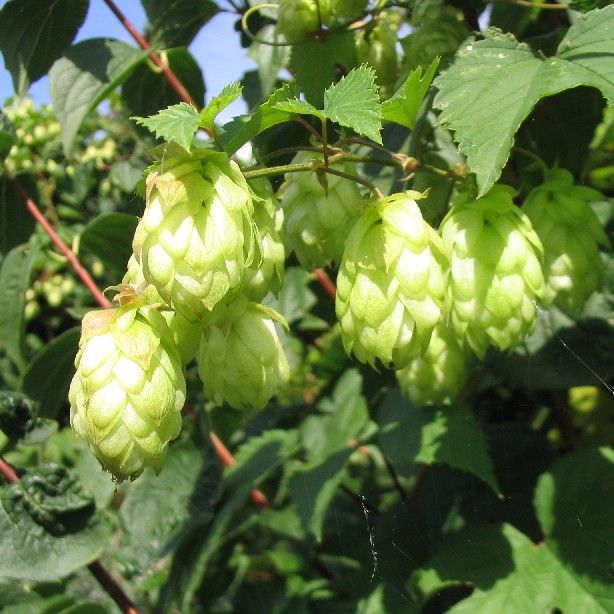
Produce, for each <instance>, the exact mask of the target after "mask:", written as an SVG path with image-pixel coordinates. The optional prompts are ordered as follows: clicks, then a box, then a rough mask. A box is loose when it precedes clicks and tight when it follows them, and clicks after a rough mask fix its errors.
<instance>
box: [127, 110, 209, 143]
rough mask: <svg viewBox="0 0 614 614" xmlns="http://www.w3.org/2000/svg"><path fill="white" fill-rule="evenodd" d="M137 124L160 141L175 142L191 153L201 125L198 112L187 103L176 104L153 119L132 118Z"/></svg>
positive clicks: (153, 116) (152, 117)
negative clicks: (195, 136)
mask: <svg viewBox="0 0 614 614" xmlns="http://www.w3.org/2000/svg"><path fill="white" fill-rule="evenodd" d="M131 119H134V120H135V121H136V123H137V124H139V125H141V126H144V127H145V128H147V129H148V130H150V131H151V132H153V133H154V134H155V135H156V136H157V137H158V138H159V139H163V140H164V141H173V142H175V143H177V145H180V146H181V147H183V148H184V149H185V150H186V151H190V147H191V146H192V141H193V140H194V135H195V134H196V131H197V130H198V126H199V124H200V117H199V115H198V111H197V110H196V109H195V108H194V107H193V106H192V105H191V104H188V103H187V102H180V103H178V104H174V105H172V106H170V107H167V108H166V109H163V110H162V111H159V112H158V113H156V114H155V115H152V116H151V117H132V118H131Z"/></svg>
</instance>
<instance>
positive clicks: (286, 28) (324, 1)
mask: <svg viewBox="0 0 614 614" xmlns="http://www.w3.org/2000/svg"><path fill="white" fill-rule="evenodd" d="M330 19H331V14H330V0H280V2H279V8H278V10H277V29H278V31H279V33H280V34H283V35H284V36H285V37H286V39H287V41H288V42H290V43H296V42H299V41H301V40H303V39H304V38H306V37H307V36H308V35H309V34H311V33H312V32H316V31H317V30H319V29H320V23H321V24H322V25H327V24H328V23H329V22H330Z"/></svg>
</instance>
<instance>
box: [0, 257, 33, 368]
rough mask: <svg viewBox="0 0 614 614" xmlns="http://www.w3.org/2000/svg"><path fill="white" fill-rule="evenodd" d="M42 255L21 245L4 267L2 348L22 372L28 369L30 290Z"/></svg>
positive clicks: (0, 322) (0, 290) (0, 299)
mask: <svg viewBox="0 0 614 614" xmlns="http://www.w3.org/2000/svg"><path fill="white" fill-rule="evenodd" d="M38 254H39V252H38V250H37V249H35V248H33V247H31V246H29V245H20V246H18V247H15V248H13V249H12V250H11V251H10V252H9V253H8V254H7V255H6V257H5V258H4V260H3V261H2V268H0V347H1V348H3V349H4V351H5V352H6V353H7V355H8V356H9V358H10V359H11V360H12V361H13V362H14V363H15V364H16V365H17V367H18V368H19V369H20V370H21V369H23V368H24V367H25V357H24V347H23V336H24V332H25V318H24V308H25V306H26V290H27V289H28V287H29V286H30V279H31V277H32V268H33V266H34V262H35V261H36V259H37V257H38Z"/></svg>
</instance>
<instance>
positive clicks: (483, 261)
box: [441, 185, 544, 356]
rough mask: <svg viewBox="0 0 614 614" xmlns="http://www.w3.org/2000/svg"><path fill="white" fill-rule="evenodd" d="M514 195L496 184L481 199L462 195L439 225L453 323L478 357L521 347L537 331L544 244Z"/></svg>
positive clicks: (512, 191)
mask: <svg viewBox="0 0 614 614" xmlns="http://www.w3.org/2000/svg"><path fill="white" fill-rule="evenodd" d="M513 194H514V190H513V189H512V188H511V187H509V186H505V185H496V186H494V187H493V188H492V190H490V192H488V193H487V194H486V195H485V196H483V197H482V198H478V199H477V200H472V199H471V198H470V197H468V196H466V195H461V196H460V197H459V199H458V200H457V202H456V204H455V205H454V206H453V207H452V209H451V210H450V212H449V213H448V215H447V216H446V217H445V218H444V220H443V222H442V225H441V234H442V238H443V241H444V243H445V245H446V247H447V248H448V250H449V253H450V261H451V268H450V283H449V286H448V293H447V301H448V306H449V310H450V319H451V323H452V326H453V327H454V330H455V331H456V333H457V334H458V335H459V337H461V338H462V339H464V340H465V341H466V342H467V343H468V344H469V346H470V347H471V349H472V350H473V351H474V352H475V353H476V354H477V355H478V356H483V355H484V353H485V352H486V349H487V348H488V346H489V345H491V344H492V345H495V346H496V347H498V348H499V349H501V350H507V349H510V348H513V347H515V346H517V345H518V344H519V343H520V342H521V341H522V339H523V338H524V337H525V335H527V334H528V333H530V332H531V331H532V330H533V327H534V326H535V318H536V313H537V306H536V300H537V299H541V298H542V296H543V293H544V278H543V275H542V270H541V260H542V253H543V249H542V244H541V241H540V240H539V237H538V236H537V235H536V234H535V231H534V230H533V228H532V227H531V222H530V221H529V218H528V217H527V216H526V215H524V214H523V213H522V212H521V210H520V209H519V208H518V207H516V206H515V205H514V203H513V201H512V195H513Z"/></svg>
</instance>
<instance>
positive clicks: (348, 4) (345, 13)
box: [327, 0, 367, 25]
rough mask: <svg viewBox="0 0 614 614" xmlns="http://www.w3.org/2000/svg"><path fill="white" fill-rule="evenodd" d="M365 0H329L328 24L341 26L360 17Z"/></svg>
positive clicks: (363, 10)
mask: <svg viewBox="0 0 614 614" xmlns="http://www.w3.org/2000/svg"><path fill="white" fill-rule="evenodd" d="M366 7H367V0H330V15H331V17H330V23H327V25H332V24H333V23H336V24H339V25H342V24H347V23H350V22H352V21H354V20H356V19H358V18H359V17H362V16H363V14H364V12H365V8H366Z"/></svg>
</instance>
